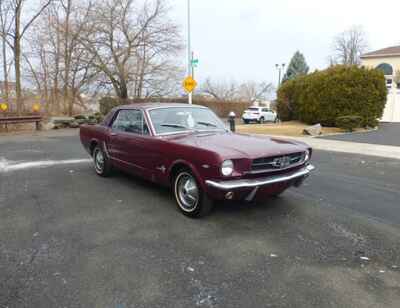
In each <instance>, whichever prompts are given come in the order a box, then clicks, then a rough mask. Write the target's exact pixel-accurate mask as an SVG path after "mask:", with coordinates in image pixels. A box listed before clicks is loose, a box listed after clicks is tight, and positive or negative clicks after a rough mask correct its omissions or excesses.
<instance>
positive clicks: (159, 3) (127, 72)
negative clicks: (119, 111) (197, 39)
mask: <svg viewBox="0 0 400 308" xmlns="http://www.w3.org/2000/svg"><path fill="white" fill-rule="evenodd" d="M167 15H168V8H167V7H166V5H165V2H164V0H147V1H143V5H139V4H138V3H135V2H134V1H133V0H105V1H102V2H101V3H100V2H89V3H88V6H87V14H86V20H85V21H84V24H85V29H84V31H82V33H81V35H80V36H79V40H80V42H81V44H82V45H83V46H85V48H86V50H87V51H88V53H90V54H91V55H92V56H93V65H94V66H95V67H96V68H97V69H98V70H99V71H101V72H102V74H103V75H104V76H105V77H106V78H105V80H106V81H107V82H109V84H110V85H111V86H112V87H113V89H114V91H115V93H116V94H117V96H118V97H120V98H122V99H126V98H128V95H129V93H128V92H129V91H128V84H129V83H130V82H133V84H134V92H133V93H132V94H133V95H134V96H142V89H143V88H144V84H145V82H146V77H148V72H149V71H151V70H155V69H156V68H157V67H165V65H163V61H162V58H163V57H165V56H166V55H171V54H174V53H176V52H178V51H179V48H180V45H179V44H178V39H179V33H178V28H177V26H176V25H175V24H174V23H172V22H171V21H169V19H168V16H167Z"/></svg>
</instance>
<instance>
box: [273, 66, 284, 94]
mask: <svg viewBox="0 0 400 308" xmlns="http://www.w3.org/2000/svg"><path fill="white" fill-rule="evenodd" d="M285 65H286V64H285V63H282V64H275V67H276V69H277V70H278V71H279V79H278V88H279V86H280V85H281V76H282V71H283V70H284V69H285Z"/></svg>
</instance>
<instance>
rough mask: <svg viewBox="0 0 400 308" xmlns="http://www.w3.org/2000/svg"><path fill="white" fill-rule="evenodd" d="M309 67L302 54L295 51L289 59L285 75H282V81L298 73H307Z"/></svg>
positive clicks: (298, 74) (294, 76)
mask: <svg viewBox="0 0 400 308" xmlns="http://www.w3.org/2000/svg"><path fill="white" fill-rule="evenodd" d="M309 69H310V68H309V67H308V65H307V62H306V59H305V58H304V55H303V54H302V53H301V52H300V51H296V52H295V54H294V55H293V57H292V59H291V60H290V63H289V65H288V68H287V70H286V73H285V75H284V76H283V82H285V81H287V80H290V79H293V78H296V77H297V76H300V75H307V73H308V70H309Z"/></svg>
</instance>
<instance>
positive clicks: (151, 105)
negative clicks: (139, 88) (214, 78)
mask: <svg viewBox="0 0 400 308" xmlns="http://www.w3.org/2000/svg"><path fill="white" fill-rule="evenodd" d="M169 107H199V108H207V107H205V106H201V105H189V104H182V103H132V104H129V105H121V106H118V107H117V109H144V110H148V109H153V108H169Z"/></svg>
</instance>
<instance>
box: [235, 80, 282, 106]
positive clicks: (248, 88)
mask: <svg viewBox="0 0 400 308" xmlns="http://www.w3.org/2000/svg"><path fill="white" fill-rule="evenodd" d="M273 90H274V87H273V85H272V83H267V82H261V83H257V82H255V81H248V82H244V83H242V84H241V85H240V87H239V91H238V92H239V93H238V95H239V99H240V100H243V101H248V102H251V103H254V102H255V101H265V100H267V99H268V98H269V97H270V95H271V93H272V92H273Z"/></svg>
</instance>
